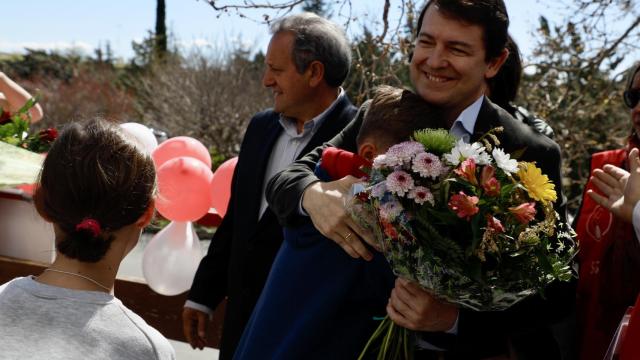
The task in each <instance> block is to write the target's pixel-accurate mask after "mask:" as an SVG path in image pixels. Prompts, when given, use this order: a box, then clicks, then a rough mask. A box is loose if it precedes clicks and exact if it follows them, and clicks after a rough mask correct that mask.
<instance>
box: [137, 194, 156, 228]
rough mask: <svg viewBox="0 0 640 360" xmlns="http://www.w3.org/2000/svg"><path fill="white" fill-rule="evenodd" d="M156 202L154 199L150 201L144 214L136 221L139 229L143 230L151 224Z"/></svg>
mask: <svg viewBox="0 0 640 360" xmlns="http://www.w3.org/2000/svg"><path fill="white" fill-rule="evenodd" d="M155 208H156V202H155V200H154V199H151V201H150V202H149V207H148V208H147V210H145V212H144V213H143V214H142V216H140V218H139V219H138V221H136V226H137V227H140V228H144V227H146V226H147V225H149V224H150V223H151V220H152V219H153V215H155Z"/></svg>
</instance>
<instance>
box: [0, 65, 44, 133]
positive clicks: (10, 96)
mask: <svg viewBox="0 0 640 360" xmlns="http://www.w3.org/2000/svg"><path fill="white" fill-rule="evenodd" d="M31 98H32V96H31V94H29V93H28V92H27V91H26V90H25V89H23V88H22V87H21V86H20V85H18V84H17V83H16V82H14V81H13V80H11V79H10V78H9V77H8V76H7V75H6V74H5V73H3V72H0V107H2V110H3V112H8V113H10V114H12V113H15V112H17V111H18V110H20V109H21V108H22V107H23V106H24V105H25V104H26V103H27V101H29V99H31ZM0 115H2V114H0ZM29 115H30V116H31V123H35V122H37V121H39V120H40V119H42V115H43V114H42V107H41V106H40V105H39V104H36V105H35V106H33V107H31V109H29Z"/></svg>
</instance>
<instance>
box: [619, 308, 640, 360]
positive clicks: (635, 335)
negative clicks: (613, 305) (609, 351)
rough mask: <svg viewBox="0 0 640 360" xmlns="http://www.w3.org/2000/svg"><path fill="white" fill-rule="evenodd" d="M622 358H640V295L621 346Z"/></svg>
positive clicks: (635, 359)
mask: <svg viewBox="0 0 640 360" xmlns="http://www.w3.org/2000/svg"><path fill="white" fill-rule="evenodd" d="M619 359H620V360H637V359H640V296H639V297H638V298H637V299H636V304H635V305H634V306H633V311H631V317H630V318H629V326H628V327H627V333H626V334H625V336H624V339H623V340H622V346H621V347H620V357H619Z"/></svg>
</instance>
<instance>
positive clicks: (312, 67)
mask: <svg viewBox="0 0 640 360" xmlns="http://www.w3.org/2000/svg"><path fill="white" fill-rule="evenodd" d="M307 71H308V72H309V85H310V86H318V84H320V82H322V81H323V80H324V64H323V63H321V62H320V61H317V60H316V61H312V62H311V64H309V68H307Z"/></svg>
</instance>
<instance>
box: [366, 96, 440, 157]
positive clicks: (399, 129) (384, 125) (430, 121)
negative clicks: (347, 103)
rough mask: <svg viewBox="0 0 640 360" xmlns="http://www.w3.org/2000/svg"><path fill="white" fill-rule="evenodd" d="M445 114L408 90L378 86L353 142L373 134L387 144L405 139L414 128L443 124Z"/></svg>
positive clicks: (433, 126) (374, 137) (379, 142)
mask: <svg viewBox="0 0 640 360" xmlns="http://www.w3.org/2000/svg"><path fill="white" fill-rule="evenodd" d="M445 126H446V125H445V123H444V117H443V116H442V115H441V113H440V111H438V110H436V108H435V107H434V106H433V105H430V104H428V103H427V102H425V101H424V99H423V98H422V97H420V96H418V95H416V94H414V93H412V92H411V91H409V90H403V89H399V88H395V87H392V86H386V85H383V86H379V87H377V88H376V89H375V90H374V95H373V98H372V100H371V101H370V103H369V105H368V108H367V109H366V112H365V114H364V119H363V121H362V126H361V127H360V131H359V132H358V136H357V138H356V142H357V144H358V146H360V145H361V144H362V142H363V141H364V139H366V138H372V139H375V140H376V142H378V144H380V145H384V146H390V145H393V144H396V143H399V142H402V141H406V140H408V139H409V138H410V137H411V135H412V134H413V132H414V131H416V130H420V129H424V128H444V127H445Z"/></svg>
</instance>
